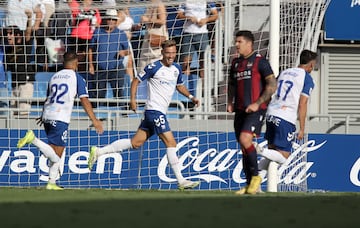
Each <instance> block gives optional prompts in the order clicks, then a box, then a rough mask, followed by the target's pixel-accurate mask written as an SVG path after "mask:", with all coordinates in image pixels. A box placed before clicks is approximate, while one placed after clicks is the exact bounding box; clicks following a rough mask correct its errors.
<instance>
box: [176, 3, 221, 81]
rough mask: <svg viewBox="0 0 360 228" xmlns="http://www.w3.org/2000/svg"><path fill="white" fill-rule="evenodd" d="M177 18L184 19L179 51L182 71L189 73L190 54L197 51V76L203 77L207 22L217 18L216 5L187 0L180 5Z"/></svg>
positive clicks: (206, 44) (207, 39)
mask: <svg viewBox="0 0 360 228" xmlns="http://www.w3.org/2000/svg"><path fill="white" fill-rule="evenodd" d="M208 11H209V12H210V15H208V13H207V12H208ZM178 18H179V19H184V20H185V23H184V30H183V31H184V33H183V39H182V42H181V51H180V53H181V62H182V69H183V72H184V74H186V75H190V63H191V60H192V55H193V53H194V52H198V57H199V65H200V74H199V76H200V77H201V78H204V52H205V49H206V48H207V46H208V45H209V37H208V30H207V23H209V22H214V21H216V19H217V18H218V11H217V8H216V5H215V4H214V3H207V1H206V0H198V1H191V0H187V1H186V3H184V4H182V5H181V6H180V8H179V12H178Z"/></svg>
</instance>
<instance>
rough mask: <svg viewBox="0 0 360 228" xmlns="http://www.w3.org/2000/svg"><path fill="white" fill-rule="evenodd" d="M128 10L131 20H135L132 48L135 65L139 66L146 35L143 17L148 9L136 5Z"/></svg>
mask: <svg viewBox="0 0 360 228" xmlns="http://www.w3.org/2000/svg"><path fill="white" fill-rule="evenodd" d="M137 2H139V0H138V1H137ZM128 9H129V14H130V16H131V18H132V19H133V20H134V25H133V27H132V34H131V46H132V48H133V52H134V64H135V66H137V65H138V63H139V61H138V60H139V54H140V47H141V45H142V41H143V39H144V34H145V30H144V29H143V26H142V24H141V15H143V14H144V13H145V11H146V7H145V6H144V5H136V6H133V7H129V8H128Z"/></svg>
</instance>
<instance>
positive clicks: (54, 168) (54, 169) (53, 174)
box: [49, 158, 60, 184]
mask: <svg viewBox="0 0 360 228" xmlns="http://www.w3.org/2000/svg"><path fill="white" fill-rule="evenodd" d="M59 159H60V158H59ZM59 169H60V161H58V162H50V167H49V183H51V184H55V183H56V178H57V176H58V174H59Z"/></svg>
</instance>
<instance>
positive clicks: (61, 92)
mask: <svg viewBox="0 0 360 228" xmlns="http://www.w3.org/2000/svg"><path fill="white" fill-rule="evenodd" d="M76 95H78V97H79V98H81V97H89V95H88V90H87V87H86V82H85V80H84V78H83V77H81V76H80V75H79V74H78V73H76V72H75V71H73V70H70V69H64V70H61V71H59V72H57V73H56V74H54V75H53V76H52V77H51V79H50V81H49V84H48V90H47V99H46V102H45V104H44V112H43V115H42V117H43V120H58V121H62V122H65V123H70V119H71V113H72V109H73V106H74V99H75V97H76Z"/></svg>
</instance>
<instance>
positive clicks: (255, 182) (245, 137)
mask: <svg viewBox="0 0 360 228" xmlns="http://www.w3.org/2000/svg"><path fill="white" fill-rule="evenodd" d="M264 117H265V110H259V111H257V112H254V113H249V114H246V116H245V119H244V124H243V127H242V131H241V134H240V144H241V147H242V150H243V154H244V155H245V156H244V159H246V162H248V165H249V166H250V167H249V168H248V171H249V172H250V174H251V180H250V184H249V186H248V188H247V191H246V193H248V194H255V193H257V191H258V189H259V187H260V184H261V181H262V178H261V177H260V176H259V169H258V160H257V152H256V148H255V146H254V144H253V136H254V135H256V136H258V135H260V133H261V126H262V123H263V120H264Z"/></svg>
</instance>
